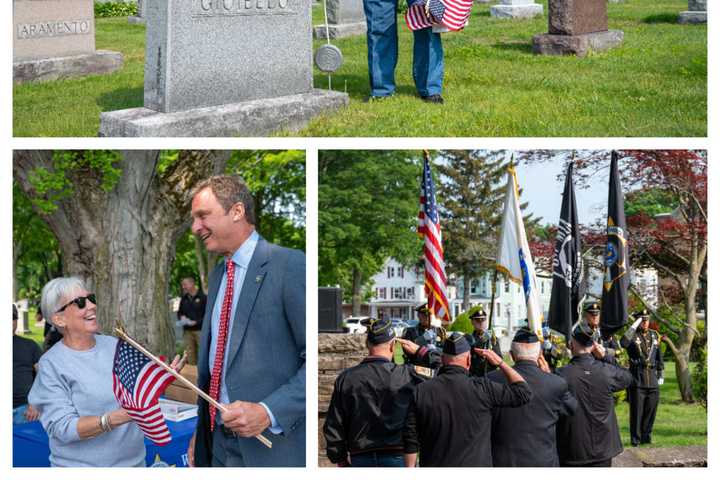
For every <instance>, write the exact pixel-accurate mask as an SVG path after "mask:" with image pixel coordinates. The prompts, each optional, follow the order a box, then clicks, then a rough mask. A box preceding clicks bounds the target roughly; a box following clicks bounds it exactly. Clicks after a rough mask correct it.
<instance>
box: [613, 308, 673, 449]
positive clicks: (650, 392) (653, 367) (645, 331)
mask: <svg viewBox="0 0 720 480" xmlns="http://www.w3.org/2000/svg"><path fill="white" fill-rule="evenodd" d="M633 318H635V323H633V324H632V325H631V326H630V328H628V329H627V331H626V332H625V335H624V336H623V338H622V340H621V341H620V343H621V344H622V346H623V348H625V349H626V350H627V352H628V357H630V373H632V376H633V384H632V385H631V386H630V387H629V388H628V389H627V393H628V400H629V402H630V442H631V443H632V444H633V446H638V445H640V444H645V443H652V430H653V424H654V423H655V413H656V412H657V407H658V403H659V402H660V385H662V384H663V382H664V380H663V370H664V368H665V365H664V363H663V358H662V352H661V350H660V335H659V334H658V332H657V331H655V330H651V329H650V314H649V313H648V311H647V310H645V309H643V310H640V311H638V312H636V313H635V315H633Z"/></svg>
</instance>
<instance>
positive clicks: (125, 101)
mask: <svg viewBox="0 0 720 480" xmlns="http://www.w3.org/2000/svg"><path fill="white" fill-rule="evenodd" d="M144 103H145V99H144V89H143V87H136V88H119V89H117V90H113V91H111V92H107V93H103V94H102V95H100V96H99V97H98V99H97V104H98V106H99V107H100V110H101V111H103V112H110V111H113V110H123V109H126V108H135V107H142V106H143V104H144Z"/></svg>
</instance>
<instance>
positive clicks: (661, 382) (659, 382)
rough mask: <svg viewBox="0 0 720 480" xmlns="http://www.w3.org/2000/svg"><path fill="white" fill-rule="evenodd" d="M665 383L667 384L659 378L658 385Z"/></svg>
mask: <svg viewBox="0 0 720 480" xmlns="http://www.w3.org/2000/svg"><path fill="white" fill-rule="evenodd" d="M663 383H665V379H664V378H662V377H660V378H658V385H662V384H663Z"/></svg>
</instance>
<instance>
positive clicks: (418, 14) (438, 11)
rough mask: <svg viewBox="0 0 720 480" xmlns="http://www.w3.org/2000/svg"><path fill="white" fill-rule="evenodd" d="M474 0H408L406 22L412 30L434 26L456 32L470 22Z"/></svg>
mask: <svg viewBox="0 0 720 480" xmlns="http://www.w3.org/2000/svg"><path fill="white" fill-rule="evenodd" d="M472 5H473V0H415V1H413V0H408V10H407V12H406V13H405V23H407V26H408V28H410V30H422V29H423V28H430V27H433V26H436V27H441V28H442V27H444V28H446V29H448V30H450V31H453V32H456V31H458V30H462V29H463V28H465V26H466V25H467V23H468V19H469V18H470V11H471V10H472Z"/></svg>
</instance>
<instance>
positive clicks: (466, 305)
mask: <svg viewBox="0 0 720 480" xmlns="http://www.w3.org/2000/svg"><path fill="white" fill-rule="evenodd" d="M470 280H471V279H470V273H468V271H467V270H466V271H464V272H463V302H462V308H463V312H467V311H468V310H469V309H470Z"/></svg>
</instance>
